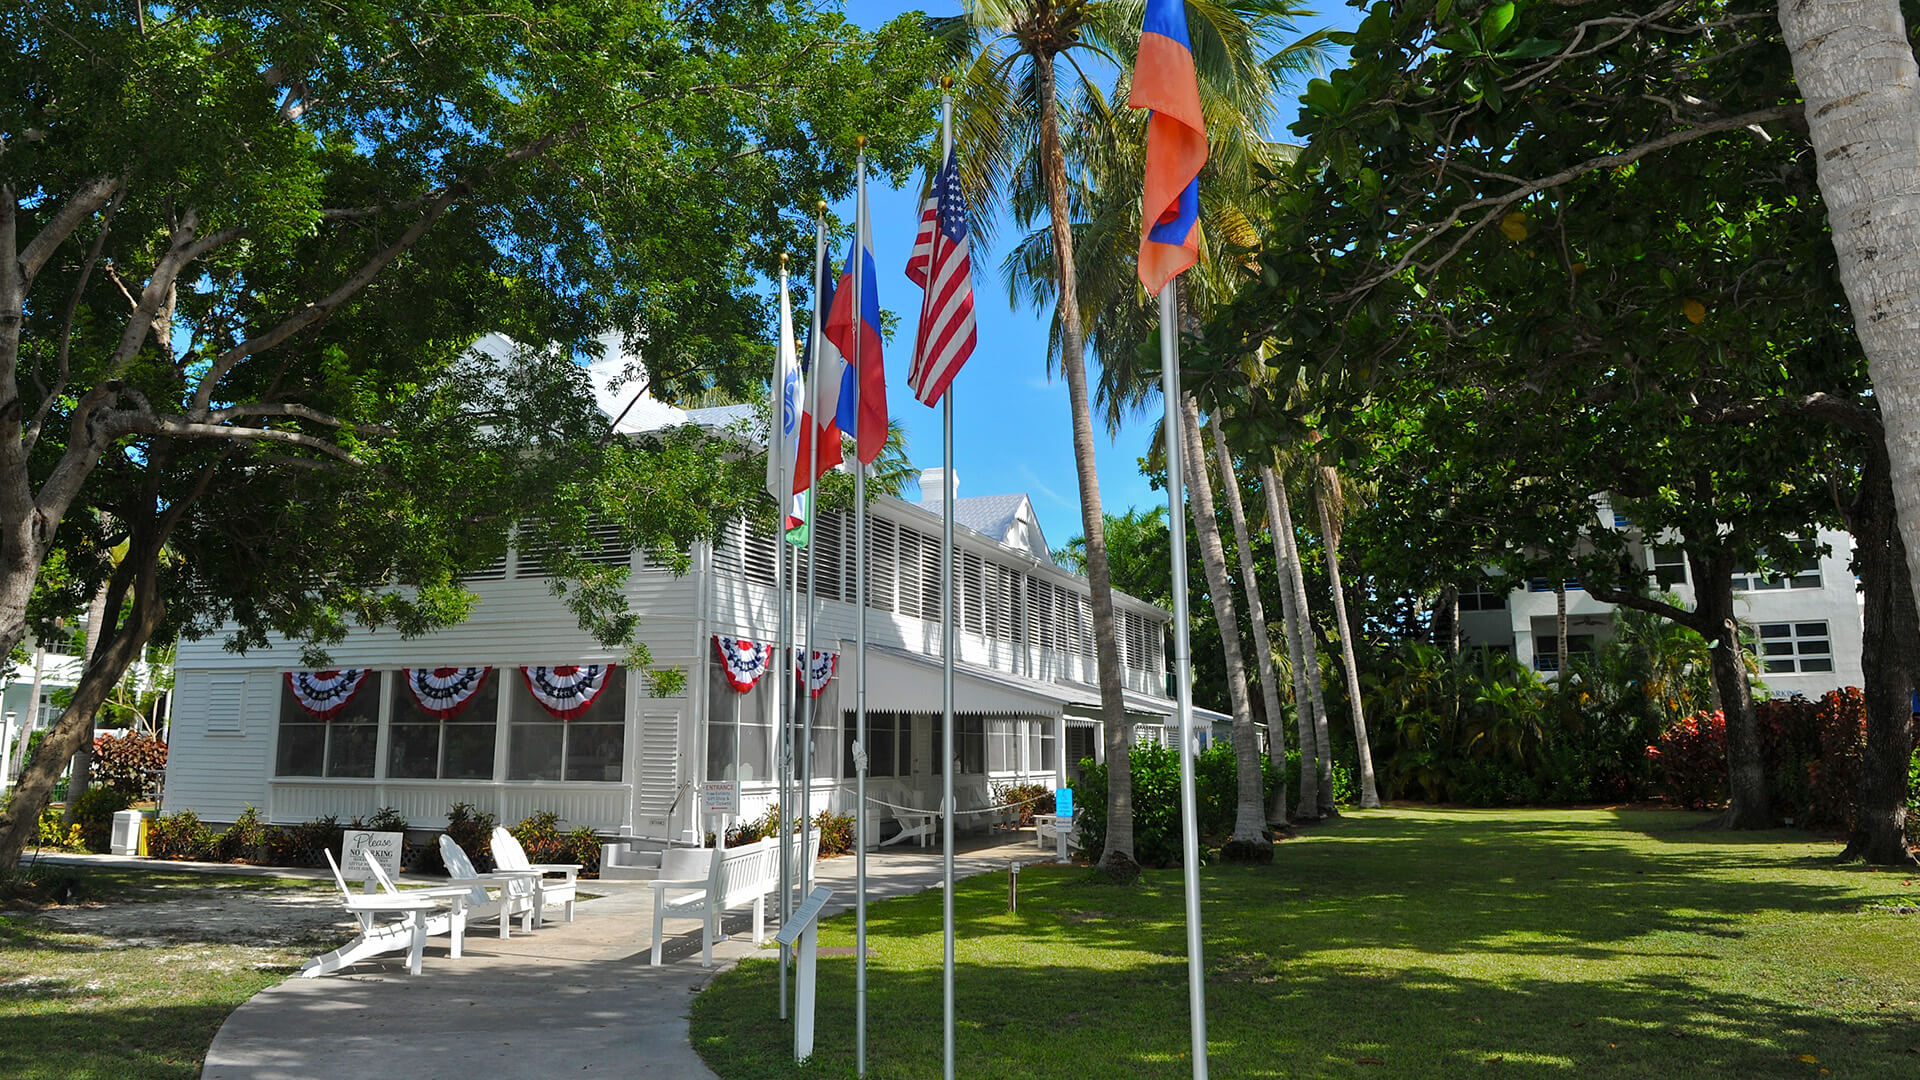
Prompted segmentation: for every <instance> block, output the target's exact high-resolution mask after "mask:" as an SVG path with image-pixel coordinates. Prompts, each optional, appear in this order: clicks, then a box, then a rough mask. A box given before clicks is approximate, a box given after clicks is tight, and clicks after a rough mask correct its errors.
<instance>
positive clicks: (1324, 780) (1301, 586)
mask: <svg viewBox="0 0 1920 1080" xmlns="http://www.w3.org/2000/svg"><path fill="white" fill-rule="evenodd" d="M1275 494H1276V495H1277V496H1278V497H1279V501H1280V528H1281V531H1283V532H1284V533H1286V537H1287V551H1288V555H1289V556H1290V557H1289V558H1288V560H1287V565H1288V569H1289V570H1291V571H1292V578H1293V609H1294V610H1295V611H1296V612H1298V613H1299V614H1300V652H1301V658H1302V659H1303V660H1305V661H1306V664H1307V697H1308V698H1309V699H1311V700H1312V702H1313V754H1314V760H1313V764H1314V773H1315V779H1316V781H1317V783H1316V786H1317V788H1318V791H1317V792H1316V793H1315V794H1317V795H1318V796H1319V803H1318V805H1317V807H1316V809H1317V810H1318V811H1319V816H1321V817H1334V816H1336V815H1338V814H1339V812H1340V811H1339V808H1338V807H1337V806H1336V805H1335V804H1334V791H1333V743H1332V735H1331V733H1330V732H1328V730H1327V699H1326V696H1325V695H1324V694H1323V693H1322V692H1321V689H1320V688H1321V687H1322V686H1324V685H1325V684H1324V683H1323V682H1322V681H1321V676H1320V647H1319V643H1318V642H1317V641H1315V640H1314V634H1313V608H1312V606H1311V605H1310V604H1309V603H1308V602H1307V578H1306V560H1304V559H1302V558H1301V557H1300V543H1299V538H1298V535H1297V534H1296V533H1295V532H1294V531H1293V507H1292V505H1291V503H1290V502H1289V500H1288V498H1287V489H1286V487H1285V486H1284V485H1282V486H1281V488H1280V490H1279V491H1277V492H1275Z"/></svg>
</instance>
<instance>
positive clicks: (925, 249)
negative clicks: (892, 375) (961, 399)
mask: <svg viewBox="0 0 1920 1080" xmlns="http://www.w3.org/2000/svg"><path fill="white" fill-rule="evenodd" d="M907 277H909V278H911V279H913V282H914V284H916V285H918V286H920V287H921V288H922V289H925V290H926V298H925V299H924V300H922V301H921V303H920V332H919V335H918V337H917V338H916V339H915V341H914V343H913V365H912V366H911V367H910V368H908V369H907V385H908V387H909V388H911V389H912V390H913V396H914V397H916V398H918V399H919V400H920V401H921V403H922V404H925V405H928V406H933V405H937V404H939V402H940V395H942V394H944V393H946V392H947V384H949V383H951V382H952V381H953V377H954V376H955V375H956V374H958V373H959V371H960V365H961V364H964V363H966V362H967V357H969V356H971V355H973V346H974V342H975V340H976V337H977V335H976V334H975V332H974V323H973V241H972V236H971V230H970V229H969V228H968V227H967V203H966V199H965V198H964V197H963V196H962V195H961V193H960V169H959V166H958V165H957V164H956V162H955V157H954V153H953V151H951V150H949V151H947V160H946V164H944V165H942V166H941V168H940V171H939V172H937V173H935V174H934V176H933V183H932V184H931V185H930V186H929V187H928V189H927V200H926V202H925V203H923V204H921V207H920V234H919V235H918V236H916V237H915V238H914V241H913V254H912V256H910V257H909V258H908V259H907Z"/></svg>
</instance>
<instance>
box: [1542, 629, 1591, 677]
mask: <svg viewBox="0 0 1920 1080" xmlns="http://www.w3.org/2000/svg"><path fill="white" fill-rule="evenodd" d="M1592 651H1593V635H1592V634H1568V635H1567V657H1568V658H1569V659H1571V658H1573V657H1575V656H1580V655H1583V654H1585V653H1591V652H1592ZM1533 669H1534V670H1535V671H1559V670H1560V639H1559V638H1558V637H1557V636H1555V635H1552V634H1543V635H1541V636H1540V637H1537V638H1535V639H1534V651H1533Z"/></svg>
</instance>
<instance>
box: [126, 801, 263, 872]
mask: <svg viewBox="0 0 1920 1080" xmlns="http://www.w3.org/2000/svg"><path fill="white" fill-rule="evenodd" d="M273 831H274V830H273V828H272V827H271V826H269V825H268V824H267V823H266V822H263V821H261V820H260V811H259V810H256V809H255V808H254V807H253V804H251V803H249V804H247V808H246V809H245V810H242V811H240V817H239V818H238V819H237V820H235V821H234V823H233V824H232V825H231V826H229V827H228V828H227V831H226V832H223V833H221V834H220V839H219V841H218V843H217V845H216V848H215V853H216V854H217V855H218V856H219V858H220V861H221V862H258V861H260V858H261V855H262V852H263V849H265V848H266V846H267V839H268V834H269V833H271V832H273ZM149 846H151V843H149Z"/></svg>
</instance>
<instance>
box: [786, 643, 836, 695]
mask: <svg viewBox="0 0 1920 1080" xmlns="http://www.w3.org/2000/svg"><path fill="white" fill-rule="evenodd" d="M839 666H840V654H839V653H832V652H816V653H813V654H811V655H810V657H809V659H808V662H807V665H806V671H805V672H804V677H805V678H806V680H807V693H808V694H809V695H810V696H812V697H819V696H820V695H821V694H824V693H826V690H827V684H828V683H830V682H832V681H833V672H834V669H835V668H837V667H839ZM802 675H803V673H802V671H801V667H800V650H799V649H795V650H794V651H793V677H794V678H795V679H799V678H801V677H802Z"/></svg>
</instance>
